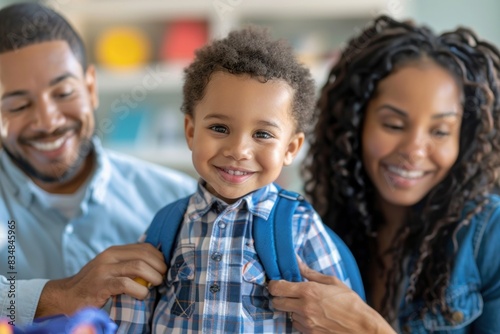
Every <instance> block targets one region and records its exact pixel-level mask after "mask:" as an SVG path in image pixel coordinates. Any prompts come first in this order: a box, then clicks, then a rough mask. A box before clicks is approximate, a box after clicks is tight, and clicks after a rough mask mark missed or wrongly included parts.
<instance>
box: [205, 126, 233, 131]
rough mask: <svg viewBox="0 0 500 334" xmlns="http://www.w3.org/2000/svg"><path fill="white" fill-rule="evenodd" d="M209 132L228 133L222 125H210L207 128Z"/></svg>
mask: <svg viewBox="0 0 500 334" xmlns="http://www.w3.org/2000/svg"><path fill="white" fill-rule="evenodd" d="M209 129H210V130H212V131H215V132H218V133H228V132H229V131H228V129H227V127H225V126H222V125H212V126H210V127H209Z"/></svg>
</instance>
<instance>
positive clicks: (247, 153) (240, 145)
mask: <svg viewBox="0 0 500 334" xmlns="http://www.w3.org/2000/svg"><path fill="white" fill-rule="evenodd" d="M224 155H225V156H226V157H231V158H233V159H234V160H248V159H250V158H251V157H252V145H251V144H250V143H248V140H247V139H246V138H239V137H238V138H233V140H230V141H228V142H227V146H226V148H225V150H224Z"/></svg>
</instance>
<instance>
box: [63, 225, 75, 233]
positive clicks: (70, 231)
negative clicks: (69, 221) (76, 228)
mask: <svg viewBox="0 0 500 334" xmlns="http://www.w3.org/2000/svg"><path fill="white" fill-rule="evenodd" d="M65 231H66V234H71V233H73V225H68V226H66V229H65Z"/></svg>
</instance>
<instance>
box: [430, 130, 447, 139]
mask: <svg viewBox="0 0 500 334" xmlns="http://www.w3.org/2000/svg"><path fill="white" fill-rule="evenodd" d="M432 134H433V135H434V136H435V137H439V138H443V137H447V136H449V135H450V133H449V132H448V131H443V130H434V131H432Z"/></svg>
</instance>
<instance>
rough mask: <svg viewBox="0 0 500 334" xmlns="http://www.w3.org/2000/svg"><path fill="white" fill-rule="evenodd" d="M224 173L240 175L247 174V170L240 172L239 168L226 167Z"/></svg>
mask: <svg viewBox="0 0 500 334" xmlns="http://www.w3.org/2000/svg"><path fill="white" fill-rule="evenodd" d="M226 173H228V174H231V175H236V176H242V175H247V174H248V173H247V172H242V171H239V170H232V169H226Z"/></svg>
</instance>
